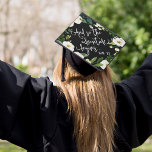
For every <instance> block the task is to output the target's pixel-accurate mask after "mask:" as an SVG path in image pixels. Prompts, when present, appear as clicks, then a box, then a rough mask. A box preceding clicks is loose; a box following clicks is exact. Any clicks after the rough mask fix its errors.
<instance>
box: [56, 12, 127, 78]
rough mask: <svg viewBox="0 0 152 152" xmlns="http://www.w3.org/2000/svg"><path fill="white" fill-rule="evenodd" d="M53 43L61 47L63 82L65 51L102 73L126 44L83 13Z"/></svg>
mask: <svg viewBox="0 0 152 152" xmlns="http://www.w3.org/2000/svg"><path fill="white" fill-rule="evenodd" d="M55 42H56V43H58V44H60V45H61V46H63V56H62V57H63V58H62V61H63V62H62V81H64V80H65V79H64V76H63V75H64V70H63V69H64V58H65V57H66V53H65V52H66V50H68V52H69V53H71V54H74V55H75V57H77V58H79V59H81V60H83V62H85V64H86V63H87V65H89V66H91V68H93V69H95V70H99V71H103V70H104V69H105V68H106V67H107V65H109V64H110V62H111V61H112V60H113V59H114V58H115V57H116V55H117V54H118V53H119V51H120V50H121V48H123V47H124V45H125V44H126V41H125V40H123V39H122V38H121V37H119V36H118V35H116V34H115V33H113V32H112V31H110V30H109V29H108V28H106V27H105V26H103V25H101V24H99V23H97V22H96V21H94V20H93V19H92V18H90V17H89V16H88V15H86V14H85V13H83V12H82V13H81V14H80V15H79V16H78V17H77V18H76V19H75V20H74V21H73V22H72V24H70V26H69V27H68V28H67V29H66V30H65V31H64V32H63V33H62V34H61V35H60V36H59V37H58V38H57V39H56V40H55ZM70 61H72V60H70ZM79 66H81V65H79ZM75 67H76V66H75ZM85 69H86V68H85ZM85 69H84V70H85ZM92 71H93V70H92ZM81 74H83V73H81ZM89 74H90V73H89Z"/></svg>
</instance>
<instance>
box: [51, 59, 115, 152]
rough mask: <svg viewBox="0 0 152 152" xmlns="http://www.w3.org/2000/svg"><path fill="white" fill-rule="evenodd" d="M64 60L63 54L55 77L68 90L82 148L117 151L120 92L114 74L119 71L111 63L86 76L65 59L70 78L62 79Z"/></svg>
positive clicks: (87, 151)
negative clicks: (117, 114)
mask: <svg viewBox="0 0 152 152" xmlns="http://www.w3.org/2000/svg"><path fill="white" fill-rule="evenodd" d="M61 63H62V58H61V57H60V59H59V61H58V63H57V65H56V67H55V69H54V71H53V79H54V83H55V85H56V86H57V87H58V88H60V90H61V92H62V93H64V95H65V97H66V101H67V105H68V110H69V113H70V115H71V116H72V117H73V120H74V121H73V123H74V134H73V136H74V137H75V139H76V144H77V150H78V152H113V146H114V147H115V146H116V145H115V143H114V134H113V132H114V128H115V127H114V126H115V124H116V120H115V112H116V94H115V87H113V81H112V76H111V74H114V75H113V76H116V75H115V73H114V72H113V71H112V69H111V68H110V67H109V66H107V67H106V69H105V70H104V71H102V72H100V71H98V70H97V71H95V72H94V73H93V74H91V75H89V76H83V75H81V74H80V73H78V72H77V71H76V70H75V69H74V68H72V67H71V66H70V64H69V63H68V61H67V60H66V59H65V69H64V70H65V79H66V81H64V82H62V81H61Z"/></svg>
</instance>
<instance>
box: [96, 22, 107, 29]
mask: <svg viewBox="0 0 152 152" xmlns="http://www.w3.org/2000/svg"><path fill="white" fill-rule="evenodd" d="M95 27H97V28H98V29H99V30H104V29H105V28H104V27H103V26H102V25H100V24H99V23H96V24H95Z"/></svg>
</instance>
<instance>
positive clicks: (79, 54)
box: [74, 52, 84, 58]
mask: <svg viewBox="0 0 152 152" xmlns="http://www.w3.org/2000/svg"><path fill="white" fill-rule="evenodd" d="M74 53H75V54H77V55H78V56H80V57H81V58H84V56H83V55H82V54H81V53H79V52H74Z"/></svg>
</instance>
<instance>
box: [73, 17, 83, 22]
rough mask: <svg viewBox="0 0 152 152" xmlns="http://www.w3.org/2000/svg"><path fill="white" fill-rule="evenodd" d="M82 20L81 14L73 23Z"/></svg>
mask: <svg viewBox="0 0 152 152" xmlns="http://www.w3.org/2000/svg"><path fill="white" fill-rule="evenodd" d="M81 22H82V17H81V16H79V17H78V18H77V19H76V20H75V21H74V23H76V24H80V23H81Z"/></svg>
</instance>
